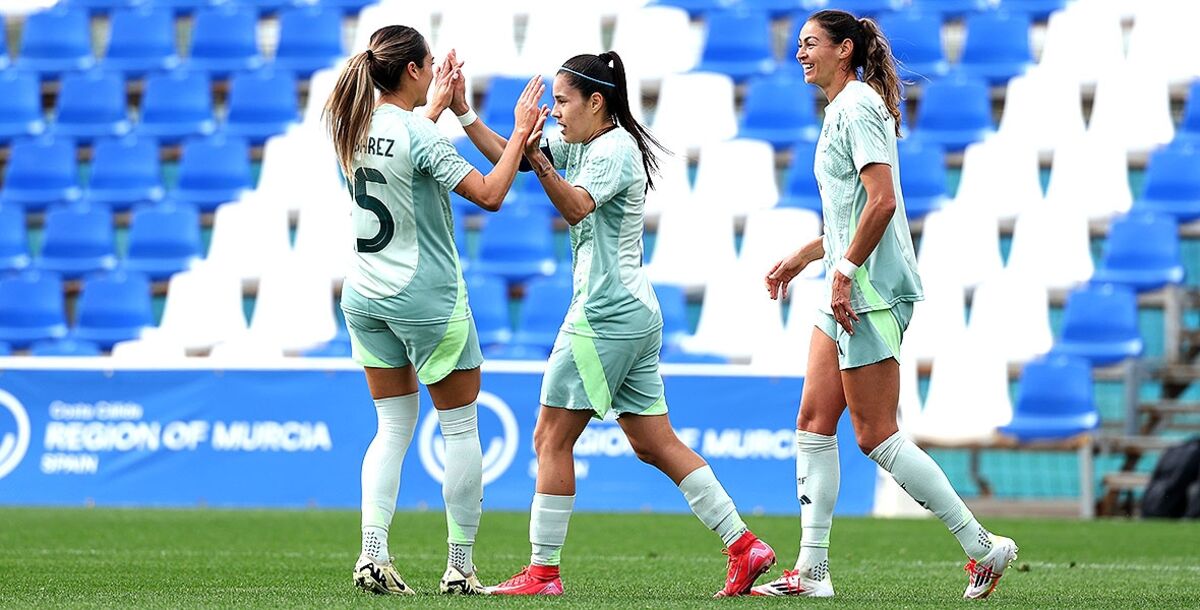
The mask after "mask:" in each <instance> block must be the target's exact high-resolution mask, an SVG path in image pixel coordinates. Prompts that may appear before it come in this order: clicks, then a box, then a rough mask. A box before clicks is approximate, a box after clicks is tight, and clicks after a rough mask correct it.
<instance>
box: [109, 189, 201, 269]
mask: <svg viewBox="0 0 1200 610" xmlns="http://www.w3.org/2000/svg"><path fill="white" fill-rule="evenodd" d="M201 247H202V245H201V241H200V212H199V211H197V209H196V207H195V206H192V205H187V204H176V203H173V202H164V203H161V204H158V205H144V206H140V207H138V208H135V209H134V210H133V218H132V220H131V221H130V224H129V250H128V253H127V254H126V257H125V260H124V261H123V262H122V267H123V268H124V269H127V270H129V271H134V272H139V273H144V274H146V275H147V276H149V277H150V279H151V280H154V281H156V282H157V281H162V280H166V279H167V278H169V277H171V276H172V275H174V274H175V273H178V272H180V271H183V270H185V269H188V268H189V267H191V266H192V263H194V262H195V261H197V260H199V259H200V257H201V256H203V254H204V253H203V251H202V250H201Z"/></svg>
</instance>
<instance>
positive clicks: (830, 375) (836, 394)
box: [796, 314, 846, 436]
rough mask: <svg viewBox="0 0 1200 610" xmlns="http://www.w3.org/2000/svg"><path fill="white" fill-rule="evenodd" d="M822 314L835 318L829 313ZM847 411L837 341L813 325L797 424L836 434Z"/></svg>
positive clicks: (830, 434)
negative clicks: (840, 420)
mask: <svg viewBox="0 0 1200 610" xmlns="http://www.w3.org/2000/svg"><path fill="white" fill-rule="evenodd" d="M821 315H822V316H825V317H829V318H830V320H832V316H828V314H821ZM845 410H846V395H845V392H844V390H843V388H842V375H841V370H840V368H839V365H838V348H837V344H836V343H835V342H834V340H833V338H831V337H830V336H829V335H827V334H826V333H825V331H823V330H822V329H821V328H816V327H814V328H813V333H812V340H811V341H810V343H809V348H808V370H807V372H805V375H804V391H803V393H802V394H801V397H800V413H799V415H798V416H797V418H796V427H797V428H798V429H800V430H804V431H806V432H814V433H816V434H824V435H826V436H832V435H833V434H836V433H837V424H838V420H839V419H841V417H842V412H843V411H845Z"/></svg>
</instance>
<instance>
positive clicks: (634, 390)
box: [613, 333, 667, 416]
mask: <svg viewBox="0 0 1200 610" xmlns="http://www.w3.org/2000/svg"><path fill="white" fill-rule="evenodd" d="M634 341H636V342H637V343H638V344H640V345H639V346H638V347H637V350H636V360H634V362H633V364H632V366H630V367H629V369H628V372H626V373H625V376H624V378H622V379H621V380H620V383H618V384H617V389H616V391H615V392H614V393H613V410H614V411H616V412H617V415H618V416H625V415H663V414H665V413H666V412H667V396H666V389H665V387H664V386H663V380H662V373H660V372H659V370H658V360H659V352H661V351H662V333H655V334H654V335H651V336H648V337H645V338H642V339H636V340H634ZM623 360H624V359H622V364H623Z"/></svg>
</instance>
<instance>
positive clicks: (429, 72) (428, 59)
mask: <svg viewBox="0 0 1200 610" xmlns="http://www.w3.org/2000/svg"><path fill="white" fill-rule="evenodd" d="M432 84H433V53H430V52H429V51H425V59H424V60H422V63H421V67H420V69H419V71H418V72H417V90H418V91H420V92H421V99H420V100H419V101H418V103H417V106H424V105H426V104H428V103H429V86H430V85H432Z"/></svg>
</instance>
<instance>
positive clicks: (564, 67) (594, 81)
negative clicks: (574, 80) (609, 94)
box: [559, 66, 616, 89]
mask: <svg viewBox="0 0 1200 610" xmlns="http://www.w3.org/2000/svg"><path fill="white" fill-rule="evenodd" d="M559 70H562V71H564V72H570V73H571V74H574V75H575V76H578V77H580V78H586V79H588V80H590V81H592V82H593V83H600V84H601V85H605V86H607V87H613V88H614V89H615V88H616V85H614V84H612V83H610V82H607V81H602V80H600V79H598V78H592V77H590V76H588V75H586V74H584V73H583V72H576V71H574V70H572V69H570V68H568V67H566V66H562V67H560V68H559Z"/></svg>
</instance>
